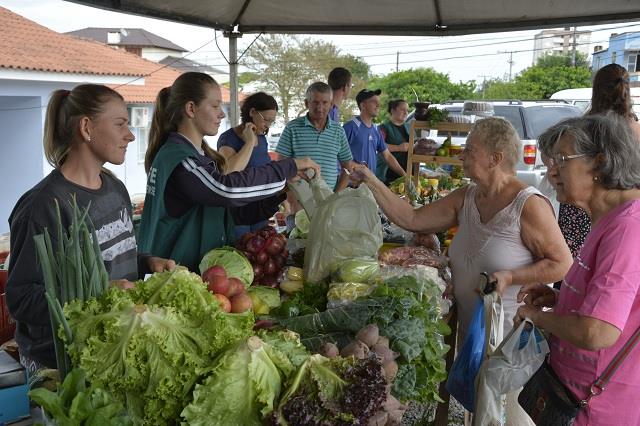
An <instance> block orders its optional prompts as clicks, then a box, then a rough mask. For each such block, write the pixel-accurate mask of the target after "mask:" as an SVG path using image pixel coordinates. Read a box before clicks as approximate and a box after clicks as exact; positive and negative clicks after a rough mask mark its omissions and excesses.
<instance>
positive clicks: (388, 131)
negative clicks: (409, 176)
mask: <svg viewBox="0 0 640 426" xmlns="http://www.w3.org/2000/svg"><path fill="white" fill-rule="evenodd" d="M409 129H410V127H409V123H407V122H405V123H404V124H403V125H400V126H398V125H396V124H393V123H392V122H391V120H387V121H385V122H384V123H382V124H381V125H380V131H381V132H382V134H383V135H384V140H385V142H386V143H387V145H401V144H403V143H405V142H408V141H409V131H410V130H409ZM391 155H393V156H394V157H395V158H396V160H398V164H400V167H402V168H403V169H405V170H406V168H407V153H406V152H392V153H391ZM377 166H378V167H377V168H376V176H377V178H378V179H380V180H381V181H383V182H385V183H386V184H389V183H391V182H393V181H394V180H396V179H397V178H398V177H400V176H399V175H398V174H397V173H395V172H394V171H393V170H391V169H389V166H388V165H387V162H386V161H385V159H384V158H383V157H382V155H380V154H378V163H377Z"/></svg>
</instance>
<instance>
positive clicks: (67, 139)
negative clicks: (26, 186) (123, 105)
mask: <svg viewBox="0 0 640 426" xmlns="http://www.w3.org/2000/svg"><path fill="white" fill-rule="evenodd" d="M112 99H119V100H121V101H124V99H123V98H122V96H121V95H120V94H119V93H118V92H116V91H115V90H113V89H111V88H110V87H107V86H103V85H100V84H81V85H79V86H76V87H75V88H74V89H73V90H71V91H69V90H56V91H54V92H53V93H52V94H51V97H50V98H49V103H48V105H47V112H46V114H45V120H44V137H43V140H42V142H43V147H44V155H45V158H46V159H47V162H48V163H49V164H51V166H53V167H54V168H56V169H58V168H60V166H62V165H63V164H64V162H65V161H66V159H67V156H68V154H69V151H70V150H71V146H72V145H73V143H75V142H76V141H77V140H78V139H79V138H80V136H79V134H78V132H79V131H80V120H81V119H82V118H83V117H89V118H91V119H94V118H95V117H96V116H97V115H98V114H100V113H101V112H102V111H103V108H104V105H105V104H106V103H107V102H109V101H110V100H112ZM103 170H106V169H104V168H103Z"/></svg>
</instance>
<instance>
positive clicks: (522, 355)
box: [486, 318, 549, 394]
mask: <svg viewBox="0 0 640 426" xmlns="http://www.w3.org/2000/svg"><path fill="white" fill-rule="evenodd" d="M548 353H549V344H548V343H547V340H546V339H545V338H544V336H543V335H542V333H541V332H540V330H538V328H536V326H535V325H533V322H532V321H531V320H530V319H529V318H525V320H524V321H522V322H521V323H520V325H519V326H518V327H517V328H514V329H513V330H511V332H510V333H509V334H508V335H507V337H506V338H505V339H504V340H503V341H502V343H501V344H500V346H499V347H498V349H496V351H495V352H494V353H493V354H491V356H489V359H487V361H486V362H487V379H486V383H487V386H490V387H492V388H493V389H495V390H496V391H497V392H498V393H501V394H506V393H509V392H512V391H514V390H516V389H520V388H521V387H522V386H524V385H525V383H527V382H528V381H529V379H530V378H531V377H533V375H534V374H535V372H536V371H538V369H539V368H540V366H542V363H543V362H544V359H545V357H546V355H547V354H548Z"/></svg>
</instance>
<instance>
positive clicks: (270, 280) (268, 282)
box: [260, 275, 278, 288]
mask: <svg viewBox="0 0 640 426" xmlns="http://www.w3.org/2000/svg"><path fill="white" fill-rule="evenodd" d="M260 284H261V285H265V286H267V287H273V288H275V287H277V286H278V280H277V279H276V277H275V276H273V275H266V276H264V277H262V280H261V282H260Z"/></svg>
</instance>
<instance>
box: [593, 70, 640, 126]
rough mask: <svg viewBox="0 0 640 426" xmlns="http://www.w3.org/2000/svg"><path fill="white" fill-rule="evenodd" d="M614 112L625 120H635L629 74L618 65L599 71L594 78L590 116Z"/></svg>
mask: <svg viewBox="0 0 640 426" xmlns="http://www.w3.org/2000/svg"><path fill="white" fill-rule="evenodd" d="M607 111H613V112H615V113H616V114H619V115H621V116H623V117H625V118H633V119H635V118H636V116H635V114H634V113H633V109H632V101H631V90H630V89H629V73H628V72H627V70H626V69H625V68H624V67H622V66H620V65H618V64H609V65H607V66H604V67H602V68H600V69H599V70H598V72H597V73H596V75H595V77H594V78H593V93H592V95H591V108H590V109H589V112H588V114H603V113H606V112H607Z"/></svg>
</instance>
